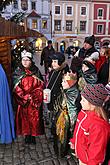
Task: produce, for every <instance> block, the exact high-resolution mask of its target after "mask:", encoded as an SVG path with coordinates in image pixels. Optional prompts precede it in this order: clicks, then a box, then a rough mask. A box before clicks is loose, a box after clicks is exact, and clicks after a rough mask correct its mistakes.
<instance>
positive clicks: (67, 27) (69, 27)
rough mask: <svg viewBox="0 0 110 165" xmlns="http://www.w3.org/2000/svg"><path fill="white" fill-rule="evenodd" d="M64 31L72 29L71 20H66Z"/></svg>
mask: <svg viewBox="0 0 110 165" xmlns="http://www.w3.org/2000/svg"><path fill="white" fill-rule="evenodd" d="M66 31H72V21H66Z"/></svg>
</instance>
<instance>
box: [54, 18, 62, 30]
mask: <svg viewBox="0 0 110 165" xmlns="http://www.w3.org/2000/svg"><path fill="white" fill-rule="evenodd" d="M54 29H55V30H57V31H60V30H61V20H55V22H54Z"/></svg>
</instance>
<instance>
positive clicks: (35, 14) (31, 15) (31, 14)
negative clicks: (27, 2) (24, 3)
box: [27, 10, 41, 18]
mask: <svg viewBox="0 0 110 165" xmlns="http://www.w3.org/2000/svg"><path fill="white" fill-rule="evenodd" d="M27 17H38V18H41V16H40V15H39V14H37V13H36V12H35V11H34V10H33V11H32V12H31V13H30V14H29V15H28V16H27Z"/></svg>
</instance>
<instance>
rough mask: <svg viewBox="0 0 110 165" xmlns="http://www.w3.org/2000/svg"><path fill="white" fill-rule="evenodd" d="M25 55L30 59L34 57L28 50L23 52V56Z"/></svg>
mask: <svg viewBox="0 0 110 165" xmlns="http://www.w3.org/2000/svg"><path fill="white" fill-rule="evenodd" d="M23 57H28V58H30V59H32V54H31V53H30V52H27V51H26V50H24V51H23V52H21V58H23Z"/></svg>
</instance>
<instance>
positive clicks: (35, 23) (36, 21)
mask: <svg viewBox="0 0 110 165" xmlns="http://www.w3.org/2000/svg"><path fill="white" fill-rule="evenodd" d="M18 12H23V13H25V20H26V21H25V23H26V24H27V27H28V28H30V29H33V30H36V31H38V32H40V33H43V34H44V35H45V37H46V38H47V39H51V22H50V18H51V17H50V2H49V0H15V1H14V2H13V3H12V4H10V5H9V6H7V7H6V9H5V10H4V11H3V13H2V16H3V17H5V18H6V19H10V18H11V17H12V16H13V15H15V14H16V13H18ZM37 40H38V41H39V42H43V43H42V44H45V42H46V41H40V39H37Z"/></svg>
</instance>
